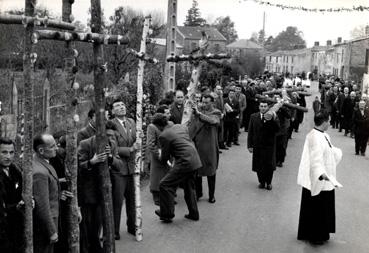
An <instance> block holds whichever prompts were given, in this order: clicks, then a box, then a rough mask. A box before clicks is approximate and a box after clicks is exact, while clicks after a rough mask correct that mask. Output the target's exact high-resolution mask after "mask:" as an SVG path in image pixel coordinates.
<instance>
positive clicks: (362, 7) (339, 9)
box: [244, 0, 369, 13]
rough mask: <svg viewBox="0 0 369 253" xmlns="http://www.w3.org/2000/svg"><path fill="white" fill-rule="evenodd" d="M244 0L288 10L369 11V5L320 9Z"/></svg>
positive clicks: (322, 11)
mask: <svg viewBox="0 0 369 253" xmlns="http://www.w3.org/2000/svg"><path fill="white" fill-rule="evenodd" d="M244 1H254V2H255V3H258V4H262V5H267V6H271V7H278V8H281V9H282V10H284V9H288V10H299V11H308V12H321V13H324V12H343V11H346V12H352V11H369V7H368V6H362V5H359V6H353V7H352V8H346V7H341V8H329V9H320V8H306V7H304V6H289V5H284V4H274V3H271V2H266V1H260V0H244Z"/></svg>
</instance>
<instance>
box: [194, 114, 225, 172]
mask: <svg viewBox="0 0 369 253" xmlns="http://www.w3.org/2000/svg"><path fill="white" fill-rule="evenodd" d="M193 115H194V116H193V118H192V120H191V122H190V125H189V135H190V138H191V140H193V142H194V143H195V146H196V149H197V152H198V153H199V156H200V159H201V163H202V167H201V168H199V170H198V175H199V176H213V175H214V174H215V173H216V170H217V169H218V162H219V146H218V125H219V122H220V117H221V112H220V111H219V110H218V109H212V110H211V111H201V114H200V115H195V114H193Z"/></svg>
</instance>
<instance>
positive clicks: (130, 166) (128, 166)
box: [112, 118, 136, 176]
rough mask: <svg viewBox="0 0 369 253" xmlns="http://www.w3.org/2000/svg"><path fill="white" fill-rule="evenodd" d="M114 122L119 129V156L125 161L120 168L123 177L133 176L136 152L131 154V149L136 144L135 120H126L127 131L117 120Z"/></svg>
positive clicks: (113, 120)
mask: <svg viewBox="0 0 369 253" xmlns="http://www.w3.org/2000/svg"><path fill="white" fill-rule="evenodd" d="M112 122H113V123H114V124H115V126H116V127H117V129H118V130H117V146H118V147H117V149H118V155H119V156H120V158H121V160H122V161H123V165H122V166H121V168H120V174H121V175H122V176H126V175H132V174H133V173H134V171H135V164H136V163H135V158H136V152H130V151H129V149H130V147H132V146H133V144H134V143H135V142H136V123H135V122H134V120H133V119H131V118H127V119H126V130H125V129H124V128H123V126H122V124H121V123H120V122H119V120H118V119H117V118H115V119H112Z"/></svg>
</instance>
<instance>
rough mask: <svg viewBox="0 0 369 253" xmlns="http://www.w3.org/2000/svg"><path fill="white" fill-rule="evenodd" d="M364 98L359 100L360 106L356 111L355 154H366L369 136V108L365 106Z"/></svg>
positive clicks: (354, 120) (354, 119)
mask: <svg viewBox="0 0 369 253" xmlns="http://www.w3.org/2000/svg"><path fill="white" fill-rule="evenodd" d="M365 106H366V103H365V101H364V100H361V101H360V102H359V108H358V110H356V111H355V112H354V116H353V122H354V133H355V154H356V155H359V152H360V155H362V156H365V151H366V146H367V145H368V138H369V110H368V109H367V108H365Z"/></svg>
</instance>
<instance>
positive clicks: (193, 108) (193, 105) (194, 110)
mask: <svg viewBox="0 0 369 253" xmlns="http://www.w3.org/2000/svg"><path fill="white" fill-rule="evenodd" d="M192 110H193V112H194V113H195V114H196V115H198V114H199V110H198V108H197V105H196V104H195V103H193V104H192Z"/></svg>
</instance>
